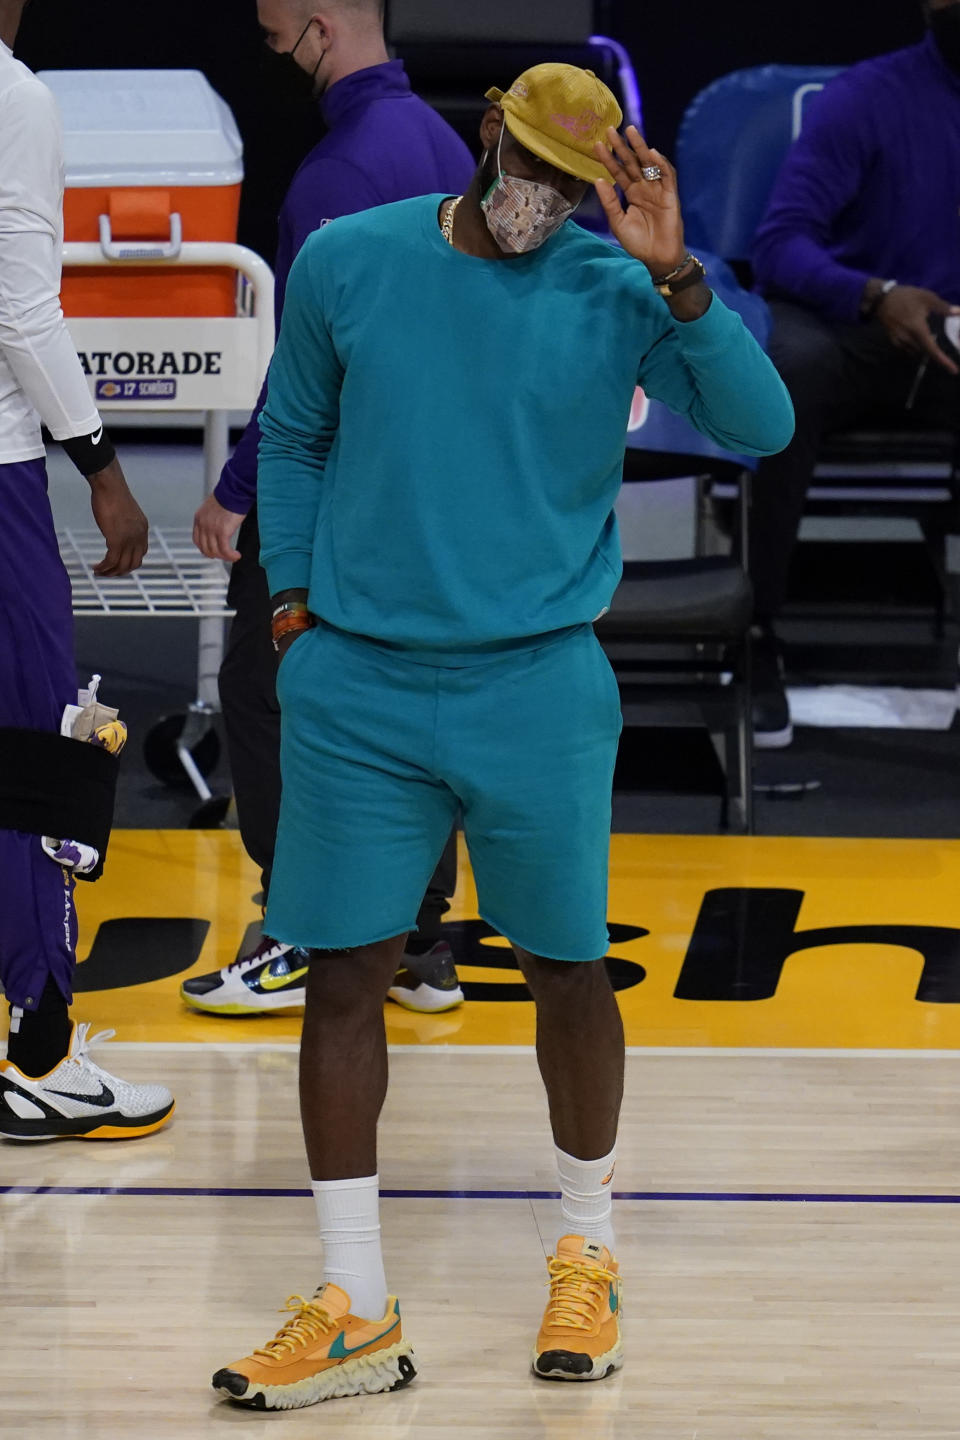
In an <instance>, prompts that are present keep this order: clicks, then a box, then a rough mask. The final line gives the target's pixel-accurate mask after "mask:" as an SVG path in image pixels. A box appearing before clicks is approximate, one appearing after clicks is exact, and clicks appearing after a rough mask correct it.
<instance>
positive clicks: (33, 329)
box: [0, 79, 100, 440]
mask: <svg viewBox="0 0 960 1440" xmlns="http://www.w3.org/2000/svg"><path fill="white" fill-rule="evenodd" d="M0 137H2V141H0V353H2V355H3V358H4V359H5V360H6V362H7V365H8V366H9V368H10V370H11V372H12V373H13V376H14V378H15V379H16V381H17V383H18V384H19V386H20V388H21V390H22V391H23V394H24V395H25V396H26V398H27V400H28V401H29V402H30V404H31V405H32V406H33V407H34V409H35V410H36V411H37V413H38V414H39V416H40V418H41V420H42V421H43V423H44V424H45V425H46V426H47V429H48V430H49V431H50V433H51V435H52V436H53V437H54V439H55V440H68V439H71V438H72V437H74V436H77V435H89V434H91V433H92V432H93V431H95V430H97V429H98V428H99V425H100V417H99V415H98V414H97V410H96V408H95V406H94V404H93V401H92V400H91V398H90V391H89V389H88V387H87V382H86V379H85V377H84V374H83V370H82V368H81V365H80V361H79V360H78V358H77V352H76V350H75V349H74V347H73V342H72V340H71V339H70V333H69V331H68V330H67V327H66V323H65V322H64V318H63V311H62V310H61V308H60V277H61V261H62V253H61V246H62V236H63V224H62V210H61V207H62V203H63V162H62V153H63V149H62V139H61V132H60V118H59V115H58V113H57V107H56V101H55V100H54V98H53V96H52V95H51V94H50V92H49V90H47V88H46V86H45V85H42V84H41V83H40V82H39V81H37V80H33V79H27V80H24V81H23V82H22V83H21V84H18V85H14V86H13V87H11V88H10V89H9V90H7V91H6V92H5V93H4V94H3V95H2V96H0Z"/></svg>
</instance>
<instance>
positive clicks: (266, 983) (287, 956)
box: [180, 935, 310, 1015]
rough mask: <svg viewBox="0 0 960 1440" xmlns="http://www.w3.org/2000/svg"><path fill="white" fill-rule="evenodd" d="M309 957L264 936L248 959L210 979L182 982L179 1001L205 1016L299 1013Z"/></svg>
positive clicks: (303, 998) (198, 978) (243, 957)
mask: <svg viewBox="0 0 960 1440" xmlns="http://www.w3.org/2000/svg"><path fill="white" fill-rule="evenodd" d="M309 959H310V957H309V953H308V952H307V951H306V950H300V949H298V948H297V947H295V946H293V945H281V944H280V942H279V941H278V940H271V939H270V937H269V936H268V935H264V937H263V939H262V940H261V941H260V944H259V945H258V946H257V948H256V949H255V950H251V952H250V954H249V955H241V957H240V959H239V960H234V962H233V964H232V965H226V966H224V968H223V969H222V970H214V971H212V972H211V973H210V974H209V975H196V976H194V978H193V979H192V980H184V982H183V984H182V985H181V986H180V998H181V1000H183V1001H184V1002H185V1003H186V1004H187V1005H189V1006H190V1008H191V1010H203V1011H204V1012H205V1013H206V1014H208V1015H275V1014H276V1013H277V1012H278V1011H287V1010H302V1009H303V1007H304V1005H305V1004H306V999H307V967H308V964H309Z"/></svg>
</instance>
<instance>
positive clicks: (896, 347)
mask: <svg viewBox="0 0 960 1440" xmlns="http://www.w3.org/2000/svg"><path fill="white" fill-rule="evenodd" d="M924 13H925V15H926V18H927V23H928V33H927V35H926V37H925V39H924V40H923V41H921V42H920V43H919V44H917V45H912V46H910V47H909V48H907V49H905V50H898V51H896V52H894V53H893V54H889V55H881V56H879V57H878V58H877V59H874V60H867V61H865V62H864V63H862V64H860V65H855V66H854V67H853V68H852V69H850V70H848V71H846V72H845V73H844V74H842V75H839V76H838V77H837V78H836V79H835V80H833V81H832V82H831V83H830V84H829V85H827V86H826V88H825V90H824V91H823V94H822V95H820V96H818V97H817V98H816V100H815V101H813V103H812V104H811V105H810V109H809V114H808V116H807V117H805V120H804V128H803V133H802V134H801V136H800V137H799V139H798V140H797V141H796V142H795V144H794V145H793V147H792V149H791V150H790V152H789V154H788V155H787V158H786V160H785V162H784V165H783V168H782V169H781V172H780V175H779V178H778V180H777V183H776V186H775V188H774V191H773V195H772V197H771V200H770V204H769V207H768V210H767V213H766V216H765V218H764V221H763V223H762V224H761V226H760V228H759V230H758V231H757V235H756V238H755V242H754V253H753V265H754V273H755V276H756V279H757V282H758V284H759V287H760V289H761V290H762V292H763V294H764V295H766V296H767V298H768V299H769V300H770V302H771V308H772V310H773V317H774V328H773V335H772V339H771V346H770V354H771V357H772V358H773V360H774V363H775V364H776V366H777V368H778V369H779V371H780V374H781V375H782V376H783V379H784V380H785V381H786V384H787V388H788V389H789V391H790V394H791V397H792V399H793V404H794V409H795V411H796V416H797V428H796V434H795V437H794V440H793V442H792V444H791V445H790V446H789V447H788V448H787V449H786V450H785V451H784V452H783V453H782V454H780V455H775V456H771V457H770V458H769V459H765V460H763V461H761V463H760V466H759V469H758V472H757V478H756V485H755V489H754V504H753V515H752V517H751V547H750V565H751V573H752V577H753V584H754V589H755V594H756V606H757V619H758V624H759V626H760V635H759V640H758V643H757V646H756V658H757V669H756V671H755V677H756V688H755V694H756V702H755V710H754V735H755V739H756V743H757V744H758V745H760V746H762V747H766V748H776V747H779V746H782V745H788V744H789V743H790V740H791V738H792V727H791V724H790V711H789V706H788V703H787V698H786V694H785V691H784V687H783V667H782V662H781V658H780V654H779V647H778V645H777V642H776V639H775V636H774V633H773V629H772V622H773V620H774V617H775V616H776V614H777V612H778V610H779V609H780V607H781V605H782V603H783V600H784V597H785V590H786V578H787V570H788V566H789V562H790V555H791V552H792V550H793V546H794V543H795V541H796V538H797V531H798V528H799V525H800V519H801V516H802V513H803V507H804V499H805V496H806V491H807V486H808V484H809V481H810V477H811V474H812V471H813V468H814V464H815V461H816V456H817V450H818V448H819V444H820V440H821V437H822V436H823V435H825V434H828V433H829V432H831V431H835V430H842V429H848V428H852V427H854V426H858V425H880V426H882V425H884V424H886V425H890V424H893V425H895V426H896V425H899V426H900V427H901V428H902V427H904V426H905V425H907V424H910V423H916V424H919V425H927V426H932V427H934V428H937V429H945V428H949V429H957V428H960V381H958V368H957V364H956V362H955V360H954V359H952V358H951V356H950V354H949V353H947V351H945V350H944V349H942V348H941V347H940V346H938V344H937V342H936V339H935V338H934V334H933V331H932V329H931V325H936V324H937V322H939V324H940V326H941V327H942V325H943V321H944V318H945V317H949V316H951V315H960V0H926V3H925V4H924Z"/></svg>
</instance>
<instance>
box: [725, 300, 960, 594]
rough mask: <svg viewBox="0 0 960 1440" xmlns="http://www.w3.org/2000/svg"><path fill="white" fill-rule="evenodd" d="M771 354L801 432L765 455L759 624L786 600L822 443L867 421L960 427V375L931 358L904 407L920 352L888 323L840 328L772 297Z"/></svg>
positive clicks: (759, 506)
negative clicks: (897, 341) (900, 340)
mask: <svg viewBox="0 0 960 1440" xmlns="http://www.w3.org/2000/svg"><path fill="white" fill-rule="evenodd" d="M770 308H771V310H772V312H773V333H772V336H771V339H770V356H771V359H772V360H773V363H774V364H775V365H776V367H777V369H778V370H779V372H780V374H781V376H782V377H783V380H784V383H785V384H786V387H787V389H788V390H789V391H790V396H791V398H792V400H793V405H794V409H795V411H796V416H797V429H796V434H795V435H794V438H793V440H792V441H791V443H790V445H789V446H788V447H787V449H786V450H784V451H783V452H782V453H781V454H780V455H771V456H769V457H768V458H767V459H765V460H761V462H760V464H759V466H758V468H757V473H756V477H755V480H754V487H753V507H752V513H751V521H750V526H751V529H750V574H751V577H752V579H753V588H754V595H755V597H756V615H757V618H758V620H760V621H767V620H770V619H771V618H772V617H773V616H774V615H776V613H777V611H778V610H779V609H780V607H781V606H782V604H783V601H784V598H785V596H786V588H787V573H788V570H789V566H790V557H791V555H792V553H793V547H794V545H795V544H796V539H797V532H798V530H799V528H800V520H801V518H802V516H803V508H804V502H805V500H806V494H807V487H808V486H809V484H810V478H811V476H812V474H813V470H814V466H815V464H816V460H817V452H818V451H819V448H820V442H821V440H822V438H823V437H824V436H825V435H829V434H830V433H831V432H832V431H837V430H850V429H854V428H858V427H864V426H866V427H869V428H874V427H876V428H878V429H882V428H884V427H886V428H888V429H901V430H903V429H907V428H911V427H918V428H924V427H926V428H932V429H960V380H958V379H957V378H956V377H954V376H952V375H949V374H948V373H947V371H946V370H943V369H942V368H941V367H940V366H938V365H937V364H936V362H935V361H932V360H931V362H930V365H929V367H928V369H927V373H926V376H925V377H924V380H923V382H922V384H921V386H920V389H919V391H918V393H917V397H916V400H915V402H914V404H913V407H912V409H910V410H909V411H908V410H906V409H905V405H906V401H907V398H908V396H909V394H910V391H911V388H912V386H913V383H914V380H915V378H916V374H917V367H918V365H919V357H918V356H917V355H913V354H910V353H908V352H907V351H904V350H898V349H897V348H896V346H894V345H893V344H892V343H891V342H890V340H889V339H888V337H887V333H886V331H885V330H884V328H883V326H882V325H880V323H879V322H876V321H875V322H873V323H872V324H863V323H860V324H855V325H838V324H835V323H832V322H830V321H828V320H824V319H823V318H822V317H820V316H819V315H816V314H815V313H814V312H813V311H811V310H807V309H804V308H803V307H801V306H799V305H791V304H788V303H786V302H785V301H776V300H775V301H773V303H772V304H771V307H770Z"/></svg>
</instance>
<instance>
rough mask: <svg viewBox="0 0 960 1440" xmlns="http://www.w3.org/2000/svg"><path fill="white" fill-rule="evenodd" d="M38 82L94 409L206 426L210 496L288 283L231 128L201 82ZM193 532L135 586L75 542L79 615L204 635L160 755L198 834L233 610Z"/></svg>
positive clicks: (130, 76) (170, 536)
mask: <svg viewBox="0 0 960 1440" xmlns="http://www.w3.org/2000/svg"><path fill="white" fill-rule="evenodd" d="M40 78H41V79H43V81H44V82H45V83H46V84H47V85H48V86H49V87H50V89H51V90H52V91H53V92H54V94H55V95H56V97H57V99H58V101H59V104H60V108H61V112H62V114H63V119H64V138H65V150H66V170H67V174H66V193H65V200H64V212H65V229H66V243H65V245H64V256H63V259H64V287H63V303H64V311H65V313H66V315H67V322H68V324H69V327H70V332H71V335H72V336H73V340H74V343H75V345H76V347H77V351H78V353H79V354H80V357H81V360H82V362H83V365H84V369H85V371H86V372H87V374H88V376H89V382H90V389H91V393H92V394H93V396H94V398H95V400H96V403H97V406H98V408H99V409H100V410H101V411H102V412H104V413H105V414H106V415H107V417H108V424H109V422H110V421H111V420H112V421H113V422H114V423H115V424H116V423H117V422H118V417H122V416H123V415H128V416H129V415H136V416H138V417H140V416H142V415H144V414H146V415H148V416H151V417H155V418H156V423H157V424H158V425H162V424H163V423H164V420H163V417H164V416H170V415H172V414H177V415H185V414H187V415H191V416H193V417H194V419H195V420H196V421H197V422H198V423H201V424H202V426H203V433H204V493H205V494H209V493H210V492H211V491H212V489H213V487H214V486H215V484H216V482H217V480H218V478H219V474H220V471H221V469H222V467H223V464H224V462H225V461H226V459H227V456H228V446H229V437H228V416H229V413H230V412H231V411H235V412H242V413H249V412H250V411H251V410H252V409H253V407H254V405H255V404H256V401H257V397H258V395H259V393H260V388H261V385H262V383H263V379H264V376H265V374H266V371H267V366H268V364H269V362H270V356H271V353H272V350H273V341H274V319H273V288H274V287H273V273H272V271H271V270H270V267H269V266H268V265H267V264H266V262H265V261H264V260H262V259H261V258H260V256H258V255H256V254H254V253H253V251H251V250H248V249H245V248H244V247H242V246H240V245H237V244H236V243H234V241H235V234H236V212H237V207H238V203H239V189H240V182H241V180H242V176H243V168H242V145H241V141H240V137H239V134H238V133H237V129H236V125H235V124H234V121H233V116H232V115H231V113H230V111H229V109H228V108H227V106H226V105H225V104H224V102H223V101H222V100H221V99H220V98H219V96H217V95H216V94H215V92H214V91H213V90H212V89H211V87H210V86H209V84H208V82H207V81H206V79H205V78H204V77H203V76H202V75H201V74H199V72H196V71H58V72H52V71H51V72H46V73H44V74H42V75H41V77H40ZM192 237H196V238H192ZM181 312H182V313H181ZM119 423H121V424H122V418H121V419H120V420H119ZM201 498H202V497H201V495H200V494H198V496H197V502H198V503H199V501H200V499H201ZM192 521H193V515H192V512H191V513H190V514H189V515H185V516H184V524H183V528H182V529H180V528H177V529H176V530H167V531H157V530H154V531H153V532H152V537H151V548H150V552H149V554H148V555H147V558H146V560H145V562H144V564H143V566H142V568H141V569H140V570H138V571H137V572H136V573H135V574H134V575H131V576H129V577H127V578H126V579H123V580H101V579H100V578H99V577H98V576H97V575H95V574H94V573H93V566H94V565H95V564H96V563H97V561H98V559H99V558H100V556H101V555H102V553H103V542H102V538H101V537H100V535H99V532H97V531H96V530H90V531H65V532H62V533H61V534H60V537H59V538H60V545H61V552H62V554H63V557H64V560H65V562H66V565H67V570H68V572H69V574H70V580H71V584H72V586H73V604H74V613H75V614H77V615H82V616H86V617H90V616H94V617H128V618H129V617H132V616H136V617H147V616H165V617H171V616H181V617H184V618H190V619H194V620H197V621H198V632H199V640H198V661H197V698H196V700H195V701H194V702H193V704H192V705H191V706H190V707H189V711H188V713H187V714H186V715H184V716H169V717H166V718H165V719H164V720H163V721H161V722H160V723H159V724H158V725H157V726H155V727H154V728H153V729H152V730H151V732H150V733H149V734H148V736H147V742H146V745H145V753H146V758H147V762H148V764H149V765H150V768H151V769H152V770H153V771H154V773H155V774H157V775H158V776H159V778H161V779H164V780H167V781H170V780H172V779H173V778H175V777H176V776H178V775H179V776H181V777H182V776H183V775H184V774H185V775H186V776H187V777H188V778H189V780H190V782H191V784H192V785H193V787H194V789H195V790H196V792H197V795H198V796H199V798H200V800H201V801H202V802H203V804H202V805H201V808H200V810H199V811H198V812H197V815H196V816H195V817H194V823H195V824H202V823H204V822H206V823H210V824H213V823H218V821H219V820H220V819H222V817H223V814H224V813H225V811H226V808H227V802H226V801H225V800H223V799H222V798H221V799H218V798H217V797H214V796H213V795H212V792H211V790H210V788H209V786H208V785H207V783H206V779H205V774H208V773H209V772H210V770H211V769H212V768H213V766H214V765H215V764H216V759H217V755H218V753H219V745H218V743H217V739H216V735H215V732H214V731H213V728H212V717H213V716H214V715H215V714H216V713H217V711H218V709H219V700H218V693H217V675H218V671H219V668H220V662H221V659H222V656H223V638H224V622H225V620H226V618H227V617H228V616H229V615H230V613H231V612H230V611H229V609H228V607H227V602H226V587H227V575H228V572H227V567H226V566H225V565H224V564H222V563H221V562H220V561H216V560H207V559H205V558H204V557H203V556H202V555H201V554H200V553H199V552H198V551H197V550H196V549H195V548H194V546H193V543H192V540H191V530H192Z"/></svg>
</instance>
